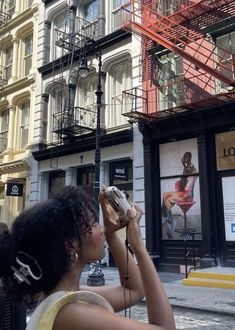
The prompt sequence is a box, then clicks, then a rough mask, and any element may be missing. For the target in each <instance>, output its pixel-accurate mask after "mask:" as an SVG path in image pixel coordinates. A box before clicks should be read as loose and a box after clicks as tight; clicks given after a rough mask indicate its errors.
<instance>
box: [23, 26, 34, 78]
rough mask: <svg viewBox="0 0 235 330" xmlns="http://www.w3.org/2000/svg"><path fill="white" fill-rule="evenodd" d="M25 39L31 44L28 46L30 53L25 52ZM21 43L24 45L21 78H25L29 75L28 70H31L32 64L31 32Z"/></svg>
mask: <svg viewBox="0 0 235 330" xmlns="http://www.w3.org/2000/svg"><path fill="white" fill-rule="evenodd" d="M27 39H29V40H30V43H31V45H30V48H31V52H29V53H28V51H27ZM23 43H24V65H23V70H24V71H23V76H24V77H26V76H28V75H29V74H30V70H31V69H32V64H33V32H32V31H31V33H29V34H27V35H26V36H24V39H23ZM28 62H29V63H28ZM28 64H30V65H28Z"/></svg>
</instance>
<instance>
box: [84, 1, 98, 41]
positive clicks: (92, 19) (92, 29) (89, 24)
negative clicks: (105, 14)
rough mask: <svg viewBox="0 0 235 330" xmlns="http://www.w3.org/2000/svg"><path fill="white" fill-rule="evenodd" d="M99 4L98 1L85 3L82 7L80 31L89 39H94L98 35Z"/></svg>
mask: <svg viewBox="0 0 235 330" xmlns="http://www.w3.org/2000/svg"><path fill="white" fill-rule="evenodd" d="M99 10H100V4H99V0H92V1H87V2H86V3H85V5H84V6H83V20H84V24H83V26H82V29H83V31H84V33H85V35H87V36H89V37H90V38H95V37H97V35H98V19H99Z"/></svg>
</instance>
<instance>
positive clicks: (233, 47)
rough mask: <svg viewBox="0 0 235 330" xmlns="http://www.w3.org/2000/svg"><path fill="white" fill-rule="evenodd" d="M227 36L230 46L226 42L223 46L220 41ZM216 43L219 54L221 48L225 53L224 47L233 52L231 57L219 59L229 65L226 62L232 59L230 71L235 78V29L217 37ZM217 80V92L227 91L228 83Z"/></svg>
mask: <svg viewBox="0 0 235 330" xmlns="http://www.w3.org/2000/svg"><path fill="white" fill-rule="evenodd" d="M226 37H228V47H226V46H225V45H224V44H223V45H222V46H220V45H219V43H218V41H219V40H222V39H224V38H226ZM233 40H234V41H233ZM215 43H216V49H217V54H218V55H219V50H220V49H221V50H222V54H224V52H223V49H224V50H226V51H227V52H228V53H230V54H231V56H230V57H229V58H225V59H219V62H220V63H221V64H224V65H225V66H226V67H227V65H226V62H227V63H228V61H231V70H229V72H231V79H234V78H235V73H234V70H233V64H232V59H233V55H235V31H231V32H229V33H225V34H223V35H220V36H218V37H217V38H216V41H215ZM218 47H219V48H218ZM216 81H217V83H216V92H217V93H221V92H224V91H227V88H228V84H226V83H225V82H223V81H221V80H218V79H217V80H216Z"/></svg>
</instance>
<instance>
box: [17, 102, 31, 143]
mask: <svg viewBox="0 0 235 330" xmlns="http://www.w3.org/2000/svg"><path fill="white" fill-rule="evenodd" d="M25 105H28V106H27V107H24V106H25ZM25 109H27V115H26V117H25V118H26V120H24V121H23V111H26V110H25ZM19 112H20V125H19V137H20V138H19V149H23V148H25V147H26V146H27V145H28V141H29V116H30V100H25V101H23V102H22V103H21V104H20V106H19ZM25 132H26V133H25ZM25 136H26V137H25ZM24 140H26V141H24Z"/></svg>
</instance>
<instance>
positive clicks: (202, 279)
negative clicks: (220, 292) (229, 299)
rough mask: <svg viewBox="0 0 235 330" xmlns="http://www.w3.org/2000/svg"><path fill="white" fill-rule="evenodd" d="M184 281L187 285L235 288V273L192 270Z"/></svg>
mask: <svg viewBox="0 0 235 330" xmlns="http://www.w3.org/2000/svg"><path fill="white" fill-rule="evenodd" d="M182 283H183V285H186V286H201V287H213V288H224V289H235V274H226V273H215V272H205V271H191V272H190V273H189V276H188V278H185V279H183V280H182Z"/></svg>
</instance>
